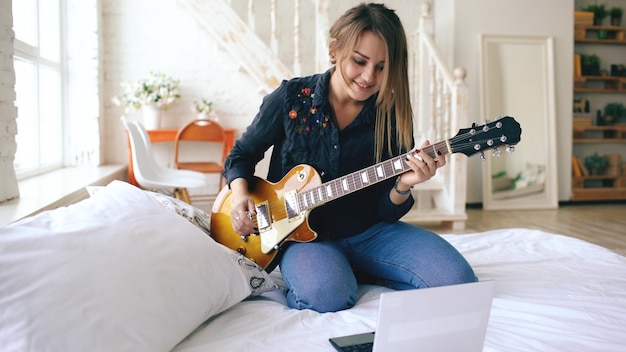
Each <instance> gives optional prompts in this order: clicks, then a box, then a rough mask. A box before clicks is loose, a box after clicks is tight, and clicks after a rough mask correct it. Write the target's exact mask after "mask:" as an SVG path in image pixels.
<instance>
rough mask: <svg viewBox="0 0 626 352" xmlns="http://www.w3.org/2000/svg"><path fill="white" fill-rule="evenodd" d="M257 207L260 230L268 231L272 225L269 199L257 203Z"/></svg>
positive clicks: (257, 220)
mask: <svg viewBox="0 0 626 352" xmlns="http://www.w3.org/2000/svg"><path fill="white" fill-rule="evenodd" d="M255 208H256V222H257V227H258V228H259V231H260V232H262V231H267V230H268V229H269V228H270V227H271V226H272V225H271V221H270V216H271V214H270V209H269V203H268V201H265V202H263V203H259V204H256V205H255Z"/></svg>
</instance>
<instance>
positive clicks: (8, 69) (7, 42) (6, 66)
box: [0, 0, 19, 202]
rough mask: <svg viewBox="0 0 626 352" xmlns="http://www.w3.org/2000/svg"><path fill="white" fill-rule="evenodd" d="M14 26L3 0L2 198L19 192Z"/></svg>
mask: <svg viewBox="0 0 626 352" xmlns="http://www.w3.org/2000/svg"><path fill="white" fill-rule="evenodd" d="M12 28H13V18H12V8H11V0H0V202H1V201H4V200H7V199H12V198H15V197H17V196H19V189H18V187H17V180H16V179H15V172H14V169H13V160H14V156H15V148H16V144H15V134H16V133H17V125H16V121H15V117H16V116H17V109H16V108H15V89H14V87H15V71H14V70H13V38H14V37H15V36H14V33H13V29H12Z"/></svg>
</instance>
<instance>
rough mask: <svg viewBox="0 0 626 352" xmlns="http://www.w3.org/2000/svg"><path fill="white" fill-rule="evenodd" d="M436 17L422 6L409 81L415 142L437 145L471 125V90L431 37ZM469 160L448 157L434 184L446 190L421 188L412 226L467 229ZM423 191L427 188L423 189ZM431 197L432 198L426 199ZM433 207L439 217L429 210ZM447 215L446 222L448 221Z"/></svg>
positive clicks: (410, 217) (413, 37)
mask: <svg viewBox="0 0 626 352" xmlns="http://www.w3.org/2000/svg"><path fill="white" fill-rule="evenodd" d="M432 31H433V17H432V15H431V6H430V4H428V3H425V4H423V5H422V14H421V16H420V20H419V26H418V29H417V30H416V31H415V32H414V33H412V34H411V40H410V41H409V43H410V45H411V48H410V54H409V56H410V62H411V63H412V65H411V67H410V70H411V72H410V79H411V88H412V90H413V91H412V94H411V97H412V104H413V107H414V111H415V113H416V116H415V120H416V121H415V124H414V126H415V139H416V142H417V143H421V141H423V140H424V139H426V138H428V139H431V140H432V139H434V140H436V141H439V140H442V139H446V138H450V137H452V134H453V133H456V131H457V130H458V129H460V128H462V127H464V125H465V124H466V121H467V109H468V106H467V94H468V92H467V85H466V84H465V75H466V73H465V69H463V68H457V69H455V70H454V72H453V71H452V70H451V69H450V68H449V67H448V65H447V63H446V61H445V60H444V58H443V56H442V54H441V52H440V51H439V48H438V47H437V45H436V44H435V40H434V36H433V33H432ZM466 159H467V158H466V156H465V155H458V154H453V155H450V156H448V166H446V167H445V168H443V169H441V170H440V171H438V172H437V177H436V180H437V181H439V182H441V184H442V188H441V189H440V190H437V191H432V190H431V189H423V190H422V191H420V188H422V187H417V192H422V193H423V194H420V195H419V196H418V202H417V203H416V205H417V207H418V209H416V210H415V211H413V210H412V211H411V212H409V214H407V216H406V219H408V220H410V221H415V222H419V221H426V220H428V218H431V219H432V218H433V217H434V218H439V219H441V220H442V221H444V222H448V223H449V224H451V226H452V227H453V228H456V229H461V228H463V227H464V226H465V223H464V221H465V219H466V218H467V215H466V214H465V200H466V187H467V186H466V182H467V181H466V172H467V160H466ZM423 188H425V187H423ZM423 198H428V199H423ZM429 199H432V203H434V205H435V210H433V211H434V212H435V213H436V216H433V213H432V212H430V211H425V210H430V209H424V208H428V207H429V206H430V204H431V201H430V200H429ZM446 215H447V217H446Z"/></svg>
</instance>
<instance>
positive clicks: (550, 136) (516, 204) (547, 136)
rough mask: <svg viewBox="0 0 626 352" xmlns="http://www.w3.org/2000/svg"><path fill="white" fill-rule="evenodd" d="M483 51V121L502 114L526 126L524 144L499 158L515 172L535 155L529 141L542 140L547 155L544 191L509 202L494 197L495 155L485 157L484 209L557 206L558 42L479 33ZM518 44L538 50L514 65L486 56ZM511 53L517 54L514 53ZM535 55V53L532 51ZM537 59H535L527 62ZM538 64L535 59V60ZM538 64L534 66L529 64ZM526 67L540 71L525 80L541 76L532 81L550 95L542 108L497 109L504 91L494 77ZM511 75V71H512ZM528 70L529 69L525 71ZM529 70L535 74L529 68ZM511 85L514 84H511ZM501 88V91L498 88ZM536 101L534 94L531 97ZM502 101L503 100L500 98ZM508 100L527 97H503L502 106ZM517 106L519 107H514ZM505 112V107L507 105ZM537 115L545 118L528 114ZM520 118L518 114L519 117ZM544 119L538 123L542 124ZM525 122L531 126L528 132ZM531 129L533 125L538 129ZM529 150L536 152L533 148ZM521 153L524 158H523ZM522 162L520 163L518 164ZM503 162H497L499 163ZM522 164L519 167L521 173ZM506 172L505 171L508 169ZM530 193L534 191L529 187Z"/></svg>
mask: <svg viewBox="0 0 626 352" xmlns="http://www.w3.org/2000/svg"><path fill="white" fill-rule="evenodd" d="M480 44H481V50H480V71H481V74H480V87H481V88H480V95H481V101H480V102H481V113H482V116H483V117H484V118H487V119H489V120H493V119H495V118H497V117H498V116H505V115H508V116H512V117H514V118H515V119H516V120H517V121H518V122H519V123H520V125H521V127H522V136H521V140H520V142H519V143H518V145H517V146H516V151H515V152H514V153H512V154H510V155H509V154H508V153H505V152H503V153H502V156H500V158H506V160H505V161H504V163H505V165H515V166H516V167H517V169H520V167H519V163H520V162H523V163H524V164H526V163H528V162H531V161H533V159H532V155H531V156H530V157H528V156H525V155H524V153H523V150H524V146H525V145H529V143H535V142H542V143H543V146H545V148H544V149H543V152H544V153H545V156H542V159H543V158H544V157H545V164H546V165H545V183H544V185H543V189H540V190H538V189H534V192H528V193H527V194H523V192H522V194H519V195H516V196H512V197H508V198H500V197H499V198H497V199H496V198H494V197H493V194H494V193H493V183H492V174H493V172H492V170H493V169H492V164H493V162H492V160H491V158H492V156H491V155H486V159H485V161H484V163H483V168H482V170H483V171H482V172H483V177H482V184H483V209H485V210H505V209H547V208H557V207H558V189H557V170H556V165H557V164H556V159H557V158H556V128H555V125H556V112H555V104H556V102H555V99H556V98H555V88H554V87H555V78H554V75H555V73H554V43H553V38H552V37H550V36H514V35H491V34H483V35H481V43H480ZM520 46H535V47H536V49H537V50H532V51H529V52H532V53H533V55H529V56H528V57H523V58H520V60H518V62H514V61H515V60H511V61H507V60H500V59H499V58H493V57H491V58H490V57H489V55H488V53H490V52H493V51H494V50H498V51H502V50H506V49H507V48H516V49H511V50H520ZM512 52H513V51H512ZM535 52H536V53H537V54H536V55H535V54H534V53H535ZM529 60H533V61H529ZM534 60H536V61H534ZM531 65H534V66H531ZM524 66H529V67H539V69H540V70H537V71H541V72H540V73H539V74H537V75H534V76H533V75H527V76H526V77H530V78H534V77H537V76H540V77H538V79H540V80H541V81H540V82H538V81H534V82H533V81H529V82H530V83H534V84H537V85H541V87H543V91H544V92H545V93H546V95H545V97H544V98H543V99H542V101H541V102H538V103H539V104H541V103H543V106H539V107H538V108H537V107H532V109H531V108H528V110H533V111H535V113H533V114H525V113H524V109H521V110H519V106H518V107H517V108H518V110H517V111H495V110H496V109H497V108H494V107H493V106H492V104H490V102H491V101H494V99H496V97H494V95H495V94H494V93H495V92H497V94H498V97H501V96H502V94H506V92H505V91H504V90H503V89H502V86H494V84H493V82H494V79H496V78H497V79H499V78H500V77H506V75H505V74H503V73H505V72H507V71H506V69H511V68H514V69H516V70H519V69H520V68H521V69H523V67H524ZM509 72H510V71H509ZM525 72H529V71H525ZM530 72H533V71H532V70H530ZM509 84H510V82H509ZM494 89H499V90H497V91H496V90H494ZM531 97H532V95H531ZM498 99H500V98H498ZM510 99H524V97H518V96H515V97H508V98H506V99H502V100H503V101H504V102H506V101H509V100H510ZM516 105H519V104H516ZM505 108H506V107H505ZM536 111H540V114H542V115H543V116H538V117H537V118H533V120H528V119H529V118H531V117H530V116H528V115H536ZM516 114H517V115H519V116H516ZM539 119H540V120H539ZM524 121H526V122H527V125H526V127H530V128H526V129H524V127H525V126H524ZM537 126H539V127H540V128H535V129H533V128H532V127H537ZM532 147H533V146H531V148H529V149H530V150H531V152H532V149H534V148H532ZM520 154H521V155H520ZM520 160H521V161H520ZM498 162H499V161H498ZM523 167H524V166H522V167H521V168H522V169H523ZM505 169H506V167H505ZM528 190H529V191H531V189H528Z"/></svg>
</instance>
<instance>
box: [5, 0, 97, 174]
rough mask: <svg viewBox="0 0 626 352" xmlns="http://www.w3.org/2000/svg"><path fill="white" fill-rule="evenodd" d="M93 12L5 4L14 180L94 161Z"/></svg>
mask: <svg viewBox="0 0 626 352" xmlns="http://www.w3.org/2000/svg"><path fill="white" fill-rule="evenodd" d="M97 14H98V2H97V1H96V0H13V29H14V31H15V44H14V67H15V80H16V82H15V91H16V96H17V101H16V105H17V109H18V111H17V136H16V142H17V150H16V153H15V165H14V167H15V172H16V174H17V177H18V180H19V179H23V178H26V177H29V176H33V175H37V174H41V173H44V172H46V171H50V170H54V169H57V168H61V167H64V166H66V165H77V164H85V163H91V164H99V162H100V158H99V128H98V117H99V97H98V21H97V17H98V16H97ZM68 43H73V44H72V45H70V46H68V45H66V44H68ZM68 62H71V65H70V64H68Z"/></svg>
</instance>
